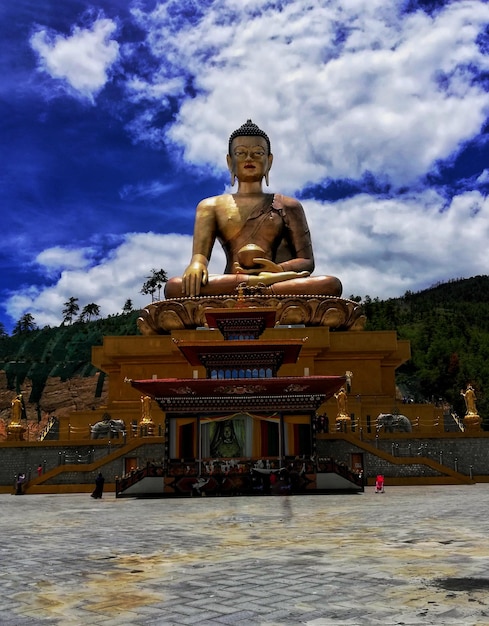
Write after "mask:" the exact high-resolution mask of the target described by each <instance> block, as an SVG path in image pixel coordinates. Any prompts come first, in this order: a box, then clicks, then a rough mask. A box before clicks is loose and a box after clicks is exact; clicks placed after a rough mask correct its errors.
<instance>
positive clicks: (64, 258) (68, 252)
mask: <svg viewBox="0 0 489 626" xmlns="http://www.w3.org/2000/svg"><path fill="white" fill-rule="evenodd" d="M90 253H91V249H90V248H76V249H72V248H66V247H63V246H54V247H53V248H47V249H46V250H43V251H42V252H41V253H39V254H38V255H37V257H36V263H37V264H39V265H41V266H42V267H43V269H44V270H45V271H47V272H58V271H59V270H60V269H63V270H67V269H69V270H72V269H83V268H85V267H87V266H88V265H89V263H90V260H89V257H90Z"/></svg>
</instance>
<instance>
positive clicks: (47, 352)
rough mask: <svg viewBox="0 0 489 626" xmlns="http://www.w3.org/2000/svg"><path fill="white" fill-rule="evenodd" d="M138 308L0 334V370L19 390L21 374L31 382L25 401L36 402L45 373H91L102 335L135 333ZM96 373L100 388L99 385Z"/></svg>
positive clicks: (12, 386)
mask: <svg viewBox="0 0 489 626" xmlns="http://www.w3.org/2000/svg"><path fill="white" fill-rule="evenodd" d="M138 315H139V312H138V311H133V312H131V313H127V314H125V315H116V316H111V317H108V318H106V319H100V320H96V321H93V322H75V323H74V324H71V325H68V326H59V327H57V328H43V329H36V330H30V331H26V332H22V333H19V334H17V335H13V336H11V337H8V336H3V337H1V338H0V370H5V372H6V375H7V384H8V387H9V389H13V390H16V391H20V390H21V388H22V383H23V382H24V379H25V378H30V379H31V380H32V383H33V387H32V393H31V395H30V397H29V398H28V401H29V402H35V403H37V402H39V400H40V398H41V395H42V392H43V389H44V386H45V384H46V380H47V379H48V377H49V376H56V377H60V378H61V379H62V380H67V379H68V378H71V377H73V376H91V375H93V374H94V373H95V372H96V369H95V368H94V367H93V366H92V364H91V350H92V346H100V345H102V341H103V337H104V336H106V335H136V334H137V333H138V330H137V326H136V320H137V318H138ZM103 378H104V377H103V376H101V377H100V379H99V383H100V388H101V387H102V385H103Z"/></svg>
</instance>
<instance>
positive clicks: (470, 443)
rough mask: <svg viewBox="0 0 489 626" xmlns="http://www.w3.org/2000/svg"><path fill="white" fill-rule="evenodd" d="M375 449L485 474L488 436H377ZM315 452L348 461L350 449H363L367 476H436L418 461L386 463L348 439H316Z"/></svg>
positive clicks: (488, 469)
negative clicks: (411, 462)
mask: <svg viewBox="0 0 489 626" xmlns="http://www.w3.org/2000/svg"><path fill="white" fill-rule="evenodd" d="M375 445H376V446H378V449H379V450H382V451H383V452H387V453H388V454H392V455H393V456H395V457H397V458H402V457H407V456H409V457H415V456H420V457H428V458H430V459H432V460H434V461H436V462H438V463H440V464H442V465H446V466H447V467H449V468H450V469H452V470H455V471H458V472H460V473H461V474H465V475H466V476H470V475H471V474H472V475H473V476H489V438H488V437H463V438H462V437H460V438H453V439H451V438H443V439H442V438H440V439H432V438H430V439H428V438H427V439H403V440H402V441H394V440H388V439H382V440H379V441H378V442H377V443H376V444H375ZM316 450H317V456H318V457H331V458H332V459H336V460H337V461H340V462H344V463H346V464H347V465H349V464H350V463H351V454H352V453H363V455H364V464H365V472H366V475H367V477H372V476H376V475H377V474H384V476H386V477H406V478H407V477H423V476H440V473H439V472H437V471H436V470H433V469H432V468H430V467H428V466H426V465H423V464H421V463H420V464H419V465H412V464H409V465H397V464H394V463H389V461H386V460H384V459H382V458H379V457H378V456H375V455H374V454H371V453H370V452H366V451H365V450H364V449H363V448H361V447H360V446H354V445H352V444H350V443H349V442H348V441H343V440H339V439H338V440H333V439H318V441H317V448H316Z"/></svg>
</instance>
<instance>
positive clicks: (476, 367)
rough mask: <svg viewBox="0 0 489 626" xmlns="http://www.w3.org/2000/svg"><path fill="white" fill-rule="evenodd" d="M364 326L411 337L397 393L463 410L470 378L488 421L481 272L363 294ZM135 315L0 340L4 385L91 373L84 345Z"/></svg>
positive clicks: (487, 307) (488, 281) (488, 357)
mask: <svg viewBox="0 0 489 626" xmlns="http://www.w3.org/2000/svg"><path fill="white" fill-rule="evenodd" d="M363 304H364V307H365V312H366V315H367V319H368V321H367V326H366V330H396V331H397V333H398V336H399V337H400V338H401V339H408V340H409V341H410V342H411V353H412V358H411V360H410V361H409V363H407V364H405V365H403V366H402V368H400V369H399V370H398V376H397V382H398V384H399V385H400V387H401V389H402V391H403V393H405V394H406V395H409V396H411V397H413V398H414V399H415V400H416V401H425V400H428V401H431V400H433V399H435V400H437V399H439V398H442V399H444V400H447V401H448V402H450V403H451V404H452V405H453V406H454V408H455V410H456V411H457V412H458V413H459V415H463V414H464V411H465V409H464V403H463V398H461V396H460V391H461V389H465V387H466V385H467V383H469V382H470V383H471V384H472V385H473V386H474V388H475V390H476V395H477V408H478V410H479V413H480V414H481V416H482V417H483V418H484V417H486V419H488V420H489V276H475V277H473V278H468V279H460V280H452V281H450V282H448V283H443V284H440V285H436V286H434V287H432V288H430V289H426V290H424V291H420V292H417V293H411V292H407V293H406V294H404V296H403V297H402V298H393V299H389V300H379V299H378V298H375V299H372V298H370V297H368V296H367V297H366V298H365V300H364V302H363ZM137 317H138V312H137V311H133V312H131V313H127V314H125V315H115V316H111V317H109V318H106V319H100V320H95V321H91V322H75V323H73V324H70V325H63V326H60V327H58V328H44V329H40V330H27V331H24V332H20V333H18V334H16V335H13V336H12V337H8V336H2V337H0V370H5V372H6V374H7V382H8V386H9V388H10V389H13V390H15V389H20V388H21V387H22V383H23V381H24V379H25V378H26V377H27V378H30V379H31V380H32V381H33V389H32V394H31V398H29V401H30V402H39V399H40V397H41V395H42V390H43V388H44V384H45V382H46V380H47V378H48V377H49V376H58V377H60V378H61V379H63V380H65V379H67V378H70V377H72V376H76V375H82V376H83V375H91V374H93V373H94V368H93V367H92V365H91V362H90V359H91V348H92V346H94V345H101V343H102V340H103V337H104V336H106V335H130V334H137V332H138V331H137V327H136V320H137Z"/></svg>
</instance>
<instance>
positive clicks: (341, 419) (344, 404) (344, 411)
mask: <svg viewBox="0 0 489 626" xmlns="http://www.w3.org/2000/svg"><path fill="white" fill-rule="evenodd" d="M334 397H335V398H336V404H337V407H338V412H337V413H336V425H337V427H338V428H339V430H341V431H343V430H345V431H346V430H347V427H348V425H349V424H351V416H350V414H349V413H348V396H347V395H346V391H345V388H344V387H342V388H341V389H340V390H339V391H338V393H335V394H334Z"/></svg>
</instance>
